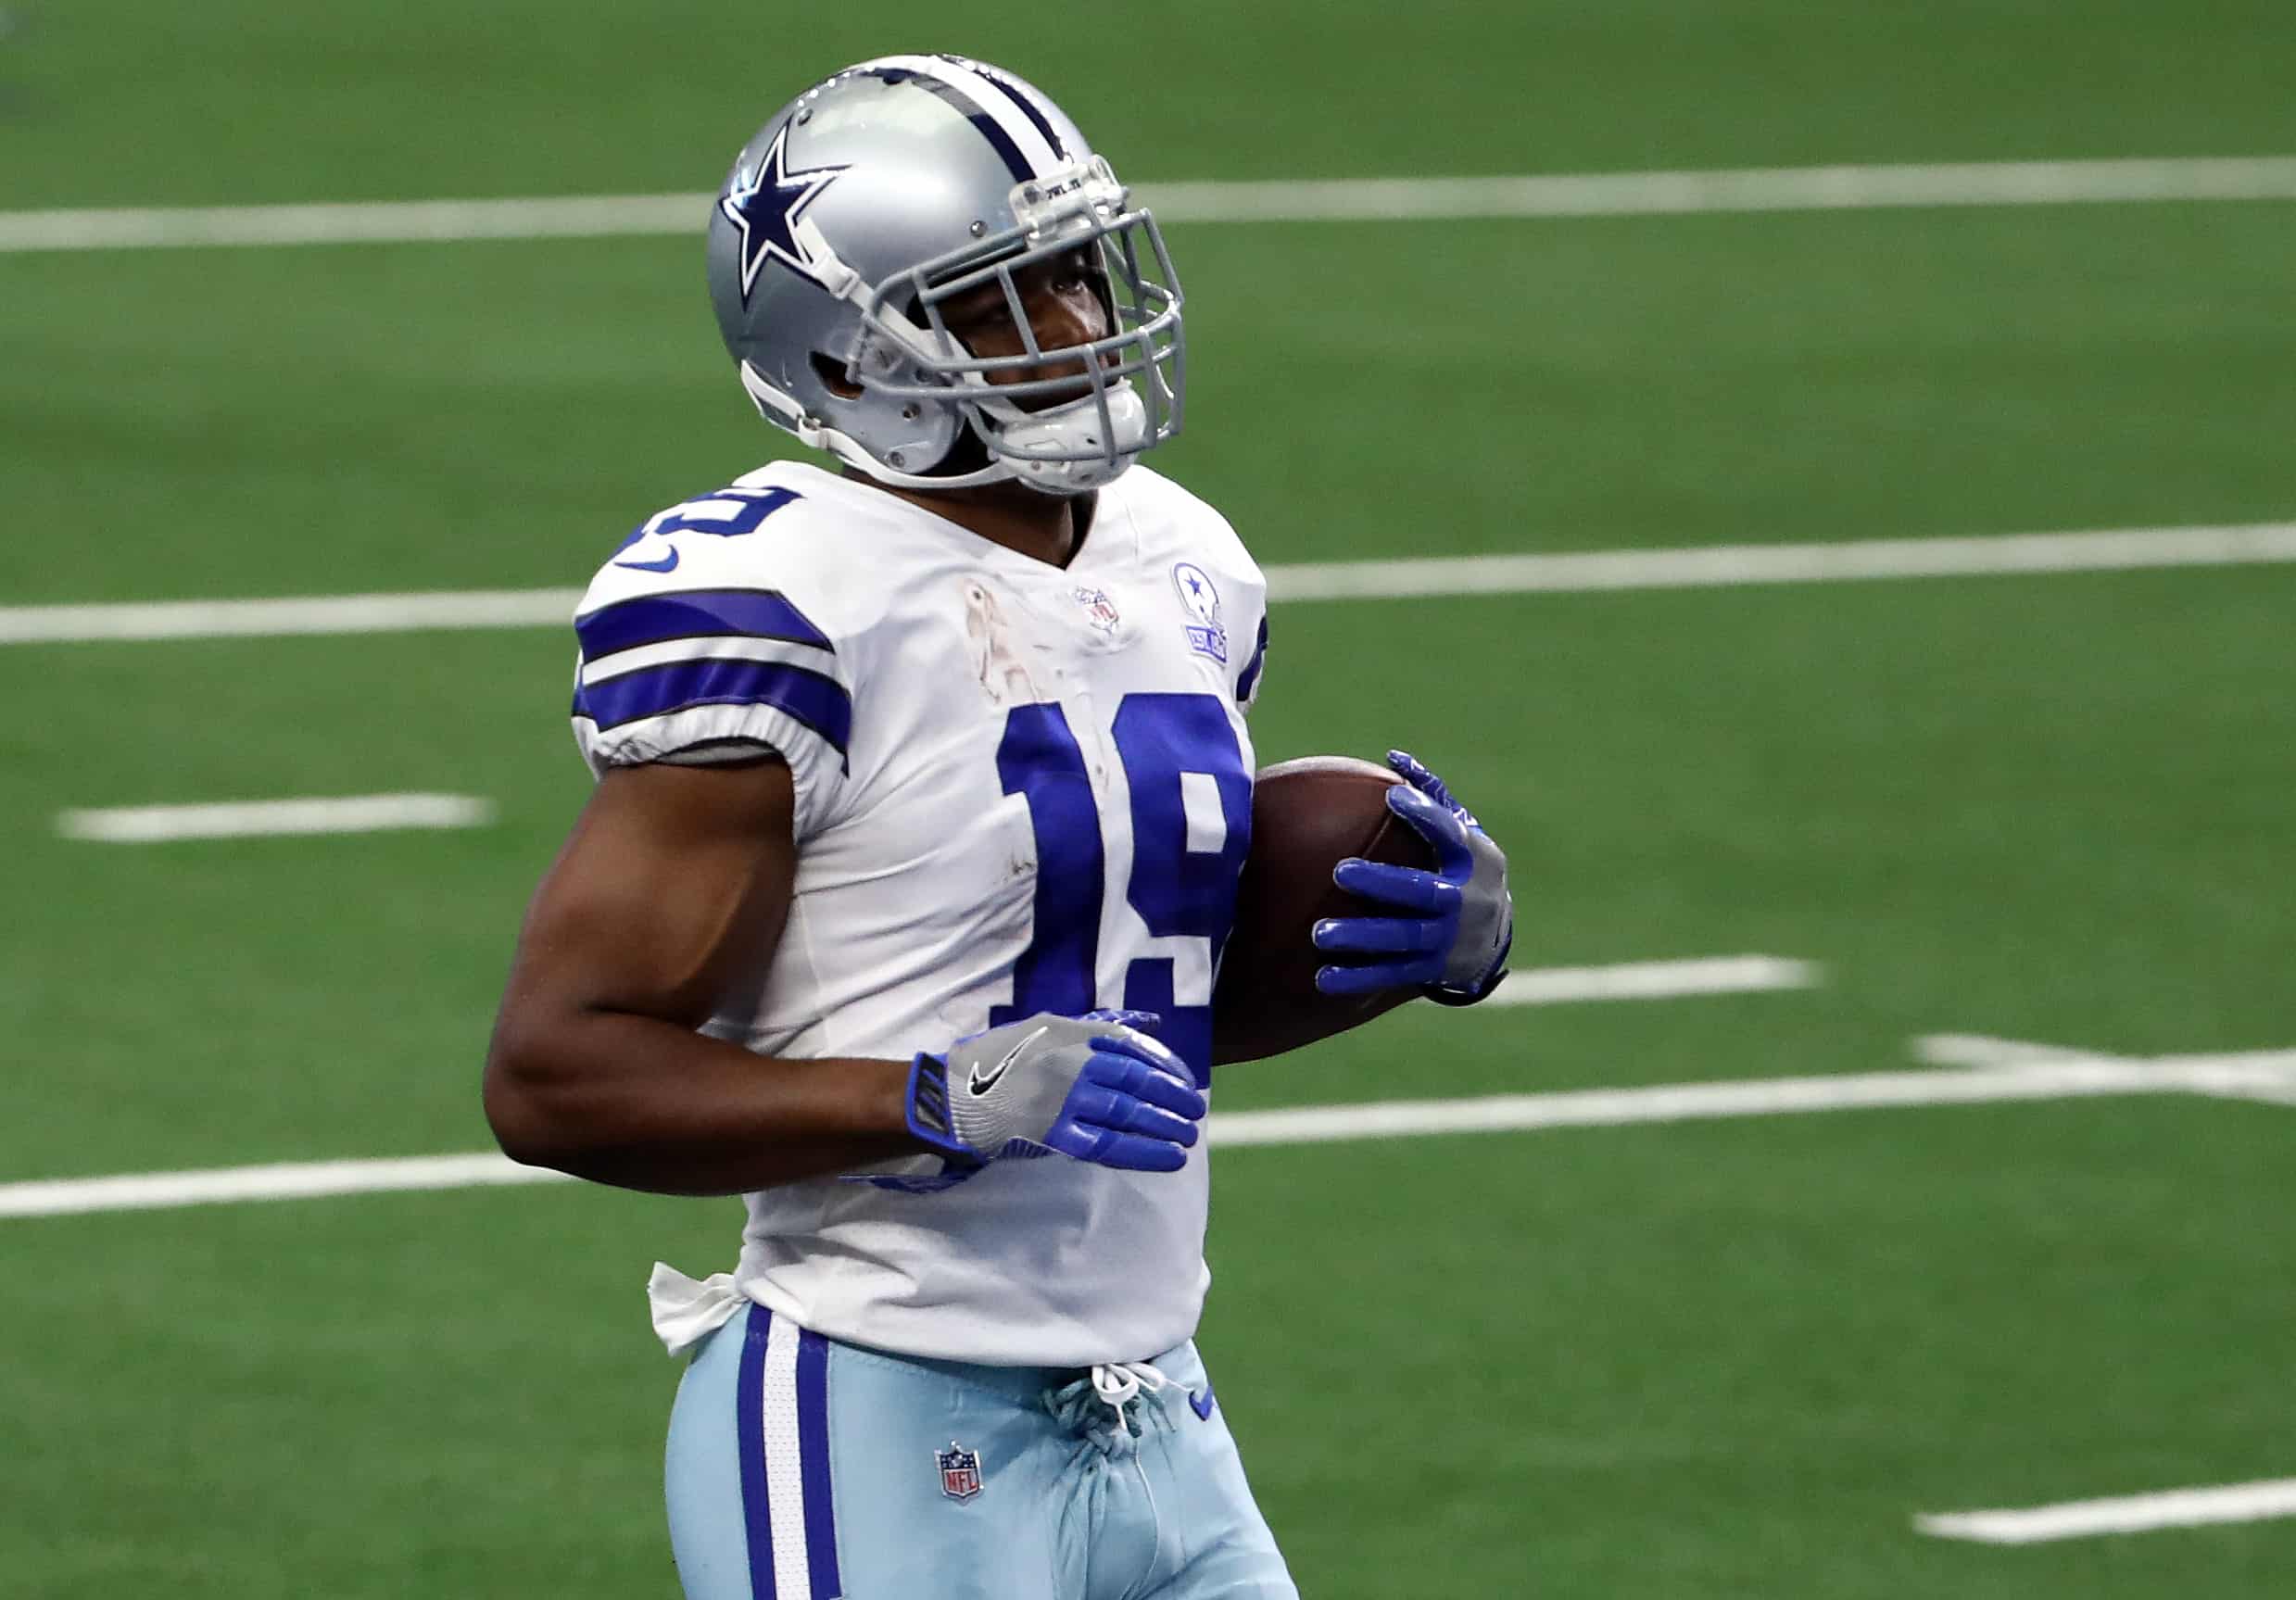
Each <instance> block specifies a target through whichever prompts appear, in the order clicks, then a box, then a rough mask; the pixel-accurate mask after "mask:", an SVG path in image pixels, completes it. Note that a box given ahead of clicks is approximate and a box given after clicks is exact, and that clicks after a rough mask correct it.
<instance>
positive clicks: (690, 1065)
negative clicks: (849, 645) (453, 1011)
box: [486, 761, 918, 1194]
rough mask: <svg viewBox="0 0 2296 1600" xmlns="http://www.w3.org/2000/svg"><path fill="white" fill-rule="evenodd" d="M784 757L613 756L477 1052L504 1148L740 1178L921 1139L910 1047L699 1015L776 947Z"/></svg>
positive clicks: (734, 1190) (587, 1165) (568, 1160)
mask: <svg viewBox="0 0 2296 1600" xmlns="http://www.w3.org/2000/svg"><path fill="white" fill-rule="evenodd" d="M790 814H791V789H790V780H789V769H788V767H787V766H785V765H783V764H782V763H781V762H777V761H761V762H749V763H745V764H742V765H738V766H731V767H725V766H711V767H698V766H678V765H671V764H662V763H651V764H647V765H640V766H631V767H625V768H621V769H618V770H616V771H613V772H610V773H608V774H607V775H605V777H604V778H603V779H602V780H601V781H600V782H599V785H598V787H597V788H596V790H595V791H593V793H592V795H591V799H590V801H589V804H588V805H587V807H586V808H585V809H584V811H583V813H582V817H581V820H580V821H579V822H577V823H576V824H575V825H574V833H573V835H572V837H571V838H568V840H567V841H566V846H565V848H564V850H561V852H560V854H559V858H558V861H557V862H556V863H555V864H554V865H552V867H551V868H550V871H549V876H546V877H545V878H544V879H543V880H542V885H541V888H539V889H537V890H536V894H535V897H534V901H533V903H532V905H531V906H530V907H529V908H528V911H527V913H526V922H525V926H524V929H523V931H522V932H521V935H520V938H519V943H518V953H517V955H516V957H515V958H514V960H513V963H512V965H511V977H510V983H509V986H508V989H507V990H506V992H505V993H504V995H503V998H502V1007H501V1011H500V1013H499V1014H498V1017H497V1019H496V1023H495V1032H494V1041H493V1045H492V1047H491V1048H490V1049H489V1051H488V1052H487V1057H486V1116H487V1120H488V1121H489V1122H490V1123H491V1124H492V1125H493V1127H494V1130H495V1133H496V1136H497V1137H498V1139H499V1140H501V1143H502V1148H503V1149H504V1150H505V1151H506V1152H508V1153H510V1154H511V1156H512V1157H513V1158H515V1159H516V1160H519V1161H523V1162H526V1163H529V1164H531V1165H540V1166H551V1167H556V1168H558V1169H560V1170H561V1171H564V1172H571V1173H574V1175H576V1176H577V1177H582V1178H594V1179H596V1180H598V1181H599V1182H603V1183H612V1184H618V1185H620V1186H622V1187H624V1188H628V1189H644V1190H651V1191H657V1192H661V1193H665V1194H740V1193H744V1192H747V1191H752V1190H757V1189H763V1188H768V1187H771V1186H773V1185H776V1184H782V1183H788V1182H790V1181H792V1180H794V1179H797V1178H811V1177H817V1176H819V1175H821V1174H824V1173H832V1172H846V1171H852V1170H853V1169H855V1168H857V1167H861V1166H865V1165H869V1164H871V1163H873V1162H877V1161H882V1160H885V1159H887V1158H888V1157H891V1156H896V1155H902V1154H913V1153H915V1152H916V1150H917V1149H918V1146H917V1144H916V1142H915V1140H914V1139H913V1138H912V1137H911V1135H910V1133H909V1130H908V1122H907V1116H906V1109H905V1108H906V1095H907V1085H908V1078H909V1071H910V1064H909V1063H907V1062H905V1061H850V1060H817V1061H781V1060H772V1059H768V1058H764V1057H761V1056H758V1055H755V1054H752V1053H751V1052H749V1051H747V1050H745V1049H743V1048H742V1047H741V1046H740V1045H738V1044H734V1043H730V1042H728V1041H726V1040H724V1039H712V1038H709V1037H707V1036H705V1035H702V1034H700V1033H697V1032H696V1031H695V1029H697V1028H699V1027H700V1026H701V1025H702V1024H703V1023H705V1022H706V1021H708V1020H709V1018H710V1015H711V1014H712V1013H713V1010H714V1009H715V1008H716V1006H717V1004H718V1003H719V1002H721V1001H722V1000H723V999H724V997H725V993H726V992H727V990H728V989H729V987H730V986H731V985H732V984H734V983H735V982H737V981H738V979H739V977H740V976H741V975H743V974H744V973H748V972H754V971H756V970H757V969H758V967H759V966H761V965H762V964H764V963H766V962H768V961H770V960H771V958H772V956H773V952H774V949H775V947H776V944H777V943H778V941H779V939H780V936H781V928H782V923H783V920H784V918H785V917H786V916H787V914H788V904H789V891H790V886H791V884H792V883H793V882H794V880H795V877H796V873H797V849H796V846H795V845H794V844H793V843H792V842H791V835H790Z"/></svg>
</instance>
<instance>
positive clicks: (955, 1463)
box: [933, 1439, 980, 1500]
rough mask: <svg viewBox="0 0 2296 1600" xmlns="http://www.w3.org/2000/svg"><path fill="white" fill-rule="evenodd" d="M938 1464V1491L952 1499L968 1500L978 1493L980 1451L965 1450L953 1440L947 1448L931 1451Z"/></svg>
mask: <svg viewBox="0 0 2296 1600" xmlns="http://www.w3.org/2000/svg"><path fill="white" fill-rule="evenodd" d="M933 1459H934V1460H935V1461H937V1462H939V1463H940V1492H941V1493H943V1494H946V1495H947V1496H948V1497H949V1498H950V1499H952V1500H970V1499H971V1498H972V1497H973V1496H974V1495H976V1494H978V1493H980V1452H979V1451H978V1450H967V1449H965V1446H964V1445H962V1444H959V1443H957V1442H956V1441H955V1440H953V1439H952V1440H951V1441H949V1448H948V1449H946V1450H936V1451H934V1452H933Z"/></svg>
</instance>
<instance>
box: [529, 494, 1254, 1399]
mask: <svg viewBox="0 0 2296 1600" xmlns="http://www.w3.org/2000/svg"><path fill="white" fill-rule="evenodd" d="M1266 602H1267V589H1266V584H1265V581H1264V580H1263V579H1262V577H1261V575H1260V572H1259V569H1258V567H1257V566H1256V565H1255V564H1254V562H1253V561H1252V558H1251V557H1250V556H1249V555H1248V554H1246V553H1245V551H1244V548H1243V545H1242V543H1241V542H1239V541H1238V539H1237V538H1236V535H1235V534H1234V532H1233V531H1232V530H1231V529H1230V527H1229V526H1228V524H1227V523H1226V522H1225V521H1224V520H1223V519H1222V518H1221V517H1220V516H1219V515H1218V514H1217V512H1215V511H1214V510H1211V509H1210V508H1209V507H1208V506H1206V505H1205V504H1204V503H1203V502H1202V501H1201V500H1198V499H1197V498H1195V497H1193V496H1192V495H1190V494H1189V493H1188V492H1187V491H1185V490H1183V489H1181V488H1180V487H1179V486H1178V485H1175V484H1173V483H1171V482H1170V481H1169V480H1167V479H1165V478H1163V477H1160V476H1158V475H1157V474H1156V473H1154V472H1150V471H1148V470H1147V469H1145V468H1142V467H1134V468H1132V469H1131V470H1130V471H1129V472H1126V473H1125V474H1124V475H1123V476H1122V477H1120V478H1119V479H1117V480H1116V482H1115V483H1114V484H1113V485H1110V486H1108V487H1106V488H1104V489H1103V490H1101V491H1100V495H1099V503H1098V507H1097V510H1096V511H1095V514H1094V516H1093V519H1092V522H1091V528H1090V532H1089V534H1088V535H1087V537H1086V538H1085V540H1084V543H1083V546H1082V548H1080V549H1079V551H1078V553H1077V555H1076V558H1075V560H1074V561H1072V562H1071V563H1070V564H1069V565H1068V566H1067V567H1066V568H1058V567H1053V566H1050V565H1048V564H1046V563H1044V562H1042V561H1034V560H1031V559H1030V558H1028V557H1026V556H1022V555H1018V554H1016V553H1015V552H1013V551H1011V550H1007V549H1005V548H1003V547H1001V546H998V545H995V544H992V543H990V541H989V540H987V539H984V538H981V537H979V536H978V535H975V534H973V533H971V532H969V531H967V530H966V529H965V528H962V527H960V526H958V525H957V524H955V523H951V522H948V521H946V520H945V519H943V518H940V517H938V516H935V515H934V514H933V513H932V512H930V511H927V510H924V509H922V508H920V507H918V506H915V505H914V504H911V503H910V502H908V501H906V500H903V499H902V498H898V497H897V496H894V495H890V494H888V493H886V492H885V491H883V490H881V489H878V488H877V487H875V486H873V485H868V484H865V483H859V482H855V481H852V480H850V479H846V478H840V477H838V476H835V475H833V474H831V473H828V472H822V471H821V470H819V469H817V468H814V467H810V466H805V465H801V464H797V463H791V462H777V463H775V464H773V465H770V466H767V467H764V468H763V469H761V470H760V471H758V472H752V473H751V474H750V475H749V476H747V477H745V478H742V479H741V480H739V482H738V483H737V484H735V485H732V486H731V487H729V488H726V489H723V490H720V491H718V492H717V493H715V494H713V495H711V496H707V497H705V498H700V499H698V500H693V501H689V502H688V503H687V504H684V505H681V506H676V507H673V508H672V509H671V510H667V511H664V512H662V513H661V514H660V515H659V516H657V517H655V518H654V519H653V520H652V521H650V522H649V523H646V524H645V526H644V527H643V528H641V529H640V530H639V531H638V532H637V534H634V535H632V536H631V538H630V540H629V541H628V542H627V543H626V544H624V547H623V548H621V549H620V550H619V551H617V552H616V553H615V556H614V558H613V559H612V561H609V562H608V563H607V564H606V566H605V567H604V568H603V569H601V571H600V572H599V576H598V578H597V580H596V582H595V583H593V584H592V586H591V587H590V590H589V593H588V594H587V596H586V597H585V598H584V599H583V602H582V607H581V611H580V612H579V613H578V615H577V617H576V620H575V628H576V632H577V633H578V635H579V636H580V639H581V645H582V661H581V665H580V669H579V672H580V675H579V679H578V685H577V688H576V692H575V697H574V732H575V737H576V738H577V740H578V741H579V743H580V745H581V747H582V752H583V755H584V757H585V758H586V759H587V761H588V762H589V763H590V765H591V767H592V768H593V769H594V770H596V771H599V772H603V771H604V770H605V769H606V768H609V767H612V766H615V765H619V764H624V763H628V762H647V761H655V760H662V759H664V758H675V759H679V760H697V759H699V760H706V759H708V757H709V755H710V754H711V753H712V751H713V750H715V751H721V752H727V753H734V752H738V751H741V750H744V749H748V748H753V747H754V745H756V744H758V743H763V744H767V745H771V746H772V747H773V748H774V749H775V750H777V751H779V752H780V753H781V755H782V756H783V758H784V759H785V760H787V761H788V764H789V770H790V773H791V775H792V776H793V778H794V780H795V787H796V795H797V846H798V870H797V882H796V892H795V895H794V898H793V901H792V903H791V905H790V908H789V914H788V924H787V926H785V928H784V929H783V932H782V936H781V943H780V946H779V949H778V951H776V954H775V957H774V959H773V962H772V964H771V965H770V967H769V968H768V969H767V970H765V971H763V972H761V973H759V974H758V975H757V981H756V983H755V985H754V986H753V987H751V988H750V989H747V990H746V992H744V993H743V995H742V996H741V997H740V1001H739V1003H738V1005H736V1006H734V1007H733V1008H732V1009H729V1010H727V1011H726V1012H725V1013H724V1014H721V1015H719V1016H717V1017H716V1018H714V1019H713V1021H712V1022H711V1023H710V1025H709V1027H708V1028H707V1029H706V1031H708V1032H709V1033H711V1034H713V1035H715V1036H717V1037H720V1038H725V1039H734V1040H738V1041H739V1042H740V1043H742V1044H744V1045H746V1046H748V1047H749V1048H750V1049H751V1050H753V1051H756V1052H758V1053H760V1054H762V1055H768V1056H782V1057H800V1058H814V1057H837V1056H859V1057H874V1058H885V1059H891V1060H902V1061H905V1060H907V1059H909V1058H910V1057H911V1056H913V1055H914V1054H915V1052H918V1051H921V1050H933V1051H939V1050H941V1049H943V1048H945V1047H946V1046H948V1045H949V1044H950V1043H952V1041H953V1040H955V1039H958V1038H960V1037H962V1036H964V1035H965V1034H971V1033H978V1032H979V1031H980V1030H981V1029H983V1028H986V1027H993V1026H995V1025H997V1024H1000V1023H1003V1022H1009V1021H1013V1020H1016V1019H1017V1018H1020V1017H1023V1016H1028V1015H1030V1014H1034V1013H1037V1012H1053V1013H1058V1014H1065V1015H1071V1016H1073V1015H1076V1014H1079V1013H1082V1012H1085V1011H1089V1010H1092V1009H1094V1008H1096V1007H1107V1006H1126V1007H1131V1008H1134V1009H1139V1010H1144V1011H1154V1012H1157V1013H1160V1014H1162V1016H1163V1018H1164V1023H1163V1027H1162V1028H1161V1030H1160V1031H1161V1036H1162V1037H1163V1039H1165V1041H1166V1042H1167V1044H1169V1045H1171V1046H1172V1048H1173V1049H1175V1050H1176V1051H1178V1052H1180V1054H1181V1055H1182V1056H1184V1057H1186V1058H1187V1059H1188V1061H1189V1063H1190V1065H1192V1067H1193V1068H1194V1069H1195V1071H1196V1074H1197V1077H1198V1081H1199V1082H1200V1083H1208V1081H1209V1077H1210V1071H1211V1010H1210V1004H1211V998H1212V977H1213V969H1214V965H1215V963H1216V960H1217V951H1218V947H1219V945H1220V944H1221V942H1222V941H1223V940H1225V939H1226V938H1227V935H1228V931H1229V926H1230V921H1231V919H1232V916H1233V912H1234V903H1235V890H1236V879H1237V875H1238V873H1239V872H1240V871H1241V869H1242V866H1243V857H1244V852H1245V850H1246V848H1247V847H1248V845H1249V842H1250V833H1251V813H1252V770H1253V757H1252V741H1251V738H1250V736H1249V735H1248V734H1247V733H1246V731H1245V726H1244V719H1243V712H1244V710H1245V709H1246V708H1247V707H1248V706H1249V704H1250V703H1251V700H1252V698H1253V696H1254V694H1255V691H1256V689H1257V687H1258V677H1259V673H1260V666H1261V662H1262V660H1263V658H1264V652H1265V647H1266V642H1267V631H1266V616H1267V605H1266ZM1207 1166H1208V1158H1207V1152H1206V1148H1205V1146H1204V1145H1202V1144H1199V1145H1198V1146H1197V1147H1196V1148H1195V1149H1194V1150H1192V1151H1191V1152H1190V1153H1189V1157H1188V1163H1187V1165H1186V1166H1184V1167H1183V1168H1182V1169H1181V1170H1180V1171H1179V1172H1175V1173H1128V1172H1119V1171H1116V1170H1113V1169H1111V1168H1107V1167H1102V1166H1095V1165H1088V1164H1086V1163H1083V1162H1079V1161H1074V1160H1070V1159H1068V1158H1066V1157H1065V1156H1053V1157H1047V1158H1043V1159H1039V1160H1006V1161H1001V1162H997V1163H994V1164H992V1165H990V1166H988V1167H987V1168H985V1169H983V1170H982V1171H980V1172H979V1173H978V1175H977V1176H974V1177H972V1178H966V1179H965V1180H963V1181H961V1182H957V1183H953V1184H950V1183H947V1182H945V1180H940V1179H939V1178H938V1175H939V1174H940V1170H941V1163H940V1159H939V1158H938V1157H936V1156H932V1155H928V1154H923V1153H920V1154H918V1155H917V1156H915V1157H913V1158H908V1159H905V1160H901V1161H896V1162H891V1163H888V1164H886V1165H883V1166H881V1167H877V1168H873V1169H871V1171H870V1172H868V1173H862V1174H853V1175H849V1176H848V1177H846V1178H821V1179H815V1180H810V1181H806V1182H802V1183H795V1184H788V1185H785V1186H782V1187H779V1188H776V1189H772V1190H768V1191H763V1192H761V1193H756V1194H751V1195H749V1196H747V1197H746V1201H747V1204H748V1208H749V1225H748V1228H747V1230H746V1233H745V1235H744V1239H743V1247H742V1253H741V1262H740V1266H739V1268H738V1271H737V1273H736V1275H735V1277H736V1282H737V1284H738V1287H739V1289H740V1290H741V1291H742V1292H743V1293H745V1294H747V1295H748V1296H749V1297H750V1298H751V1299H753V1300H756V1301H758V1302H759V1303H761V1304H764V1305H765V1306H767V1307H768V1308H769V1309H771V1310H772V1311H774V1312H775V1313H776V1314H777V1315H780V1316H784V1317H788V1318H790V1319H791V1320H793V1321H795V1322H797V1323H798V1324H800V1325H801V1326H802V1327H805V1328H809V1329H814V1330H815V1331H817V1332H821V1333H825V1334H827V1335H829V1336H831V1337H833V1338H837V1339H842V1340H847V1341H850V1342H855V1343H859V1344H865V1345H874V1346H877V1347H878V1348H880V1349H886V1350H892V1351H899V1352H903V1353H907V1354H920V1355H927V1356H939V1357H943V1358H948V1359H954V1360H964V1361H977V1362H989V1363H995V1364H1001V1365H1015V1366H1040V1365H1041V1366H1083V1365H1089V1364H1091V1363H1095V1362H1111V1361H1124V1360H1140V1359H1144V1358H1146V1357H1148V1356H1151V1355H1154V1354H1157V1353H1159V1352H1162V1351H1165V1350H1167V1349H1169V1348H1170V1347H1171V1346H1173V1345H1175V1344H1178V1343H1180V1342H1181V1341H1182V1340H1184V1339H1186V1338H1187V1337H1188V1336H1189V1335H1190V1334H1191V1333H1192V1331H1193V1329H1194V1328H1195V1325H1196V1319H1197V1316H1198V1313H1199V1312H1200V1310H1201V1309H1202V1306H1203V1302H1204V1293H1205V1287H1206V1285H1207V1284H1208V1283H1209V1281H1210V1274H1209V1272H1208V1271H1207V1270H1206V1268H1205V1264H1204V1228H1205V1207H1206V1200H1207V1195H1208V1191H1209V1177H1208V1172H1207Z"/></svg>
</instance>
